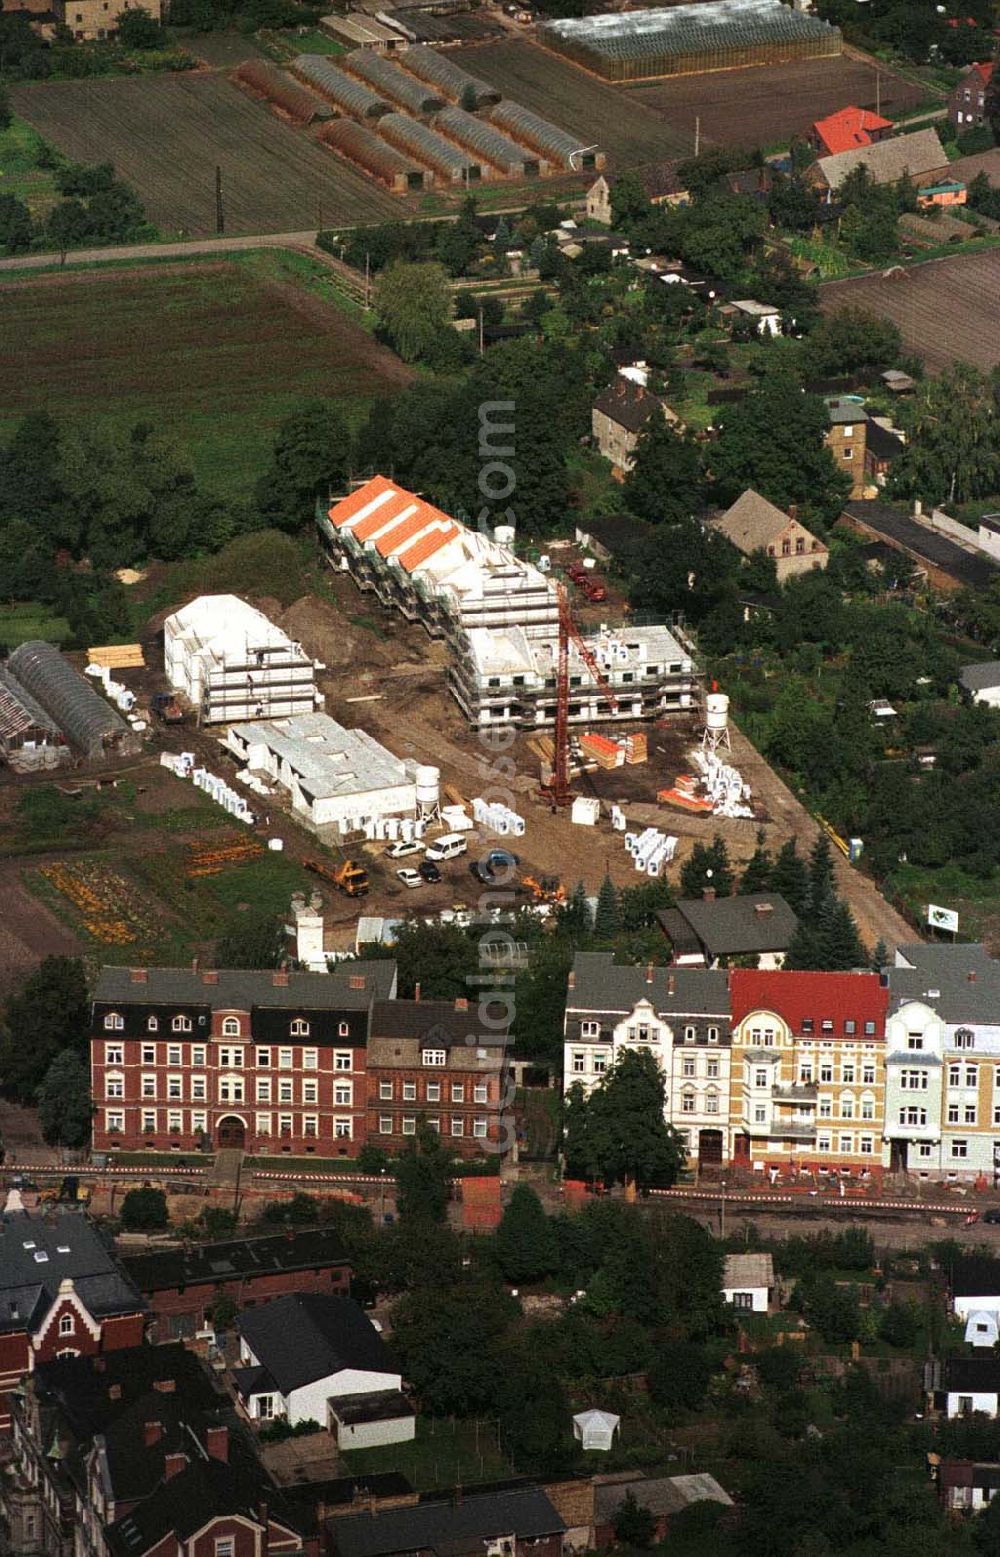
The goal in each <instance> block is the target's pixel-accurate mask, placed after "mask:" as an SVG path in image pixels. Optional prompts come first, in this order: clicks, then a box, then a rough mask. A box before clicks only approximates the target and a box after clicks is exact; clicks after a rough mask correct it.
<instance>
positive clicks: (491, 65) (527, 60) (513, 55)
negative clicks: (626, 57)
mask: <svg viewBox="0 0 1000 1557" xmlns="http://www.w3.org/2000/svg"><path fill="white" fill-rule="evenodd" d="M449 58H450V59H454V61H455V63H456V64H458V65H461V67H462V69H463V70H468V71H469V72H470V73H471V74H472V75H474V76H481V77H482V78H483V80H484V81H489V82H491V83H492V85H493V86H496V87H499V89H500V91H501V92H502V93H503V95H504V97H510V98H513V100H514V101H515V102H516V103H521V104H523V106H524V107H525V108H530V109H532V110H533V112H534V113H536V114H541V116H542V117H543V118H544V119H550V120H551V121H552V123H553V124H558V125H560V126H561V127H562V128H563V129H564V130H569V131H570V133H571V134H572V135H578V136H579V137H580V145H581V147H584V146H593V145H597V146H600V147H601V149H602V150H603V151H605V152H606V153H607V155H608V166H609V167H610V168H628V167H637V166H640V165H641V164H643V163H646V162H662V161H664V160H665V159H667V158H670V157H683V156H686V155H688V153H689V150H690V147H689V142H688V137H687V136H686V135H684V134H683V133H680V132H678V131H677V130H676V129H675V128H674V127H673V126H672V125H670V124H669V123H668V122H667V121H666V120H665V119H664V118H663V117H662V115H660V114H658V113H656V112H655V111H654V110H653V109H651V108H647V107H646V105H645V104H644V103H642V102H639V101H633V94H631V93H630V94H629V96H628V98H627V99H625V98H624V97H623V94H622V92H621V91H620V89H619V88H618V87H615V86H612V85H611V84H610V83H609V82H607V81H599V80H598V78H597V77H596V76H592V75H590V74H589V72H588V71H585V70H580V69H578V68H577V66H576V65H573V64H571V63H570V62H569V60H564V59H560V58H559V57H558V55H555V54H550V53H549V52H548V50H546V49H542V48H540V47H539V46H538V45H537V44H534V43H531V42H530V41H529V40H528V39H527V38H513V39H511V40H510V41H509V42H504V43H486V44H483V45H482V46H481V47H475V48H468V49H461V50H459V51H456V52H453V53H451V52H450V53H449ZM543 187H544V186H543Z"/></svg>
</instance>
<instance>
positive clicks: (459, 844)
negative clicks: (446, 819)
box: [424, 833, 469, 860]
mask: <svg viewBox="0 0 1000 1557" xmlns="http://www.w3.org/2000/svg"><path fill="white" fill-rule="evenodd" d="M468 847H469V844H468V840H467V839H466V838H463V837H462V834H461V833H445V835H444V837H443V838H439V839H438V840H437V842H436V843H429V844H428V845H427V848H426V850H425V851H424V857H425V858H426V859H428V860H453V859H454V858H455V857H456V855H459V854H464V853H465V852H466V850H467V849H468Z"/></svg>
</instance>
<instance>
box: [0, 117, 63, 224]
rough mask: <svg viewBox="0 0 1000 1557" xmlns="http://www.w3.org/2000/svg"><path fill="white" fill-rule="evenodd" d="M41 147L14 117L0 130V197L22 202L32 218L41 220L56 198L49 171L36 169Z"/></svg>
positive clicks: (36, 137) (28, 127) (27, 127)
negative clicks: (7, 196) (5, 196)
mask: <svg viewBox="0 0 1000 1557" xmlns="http://www.w3.org/2000/svg"><path fill="white" fill-rule="evenodd" d="M42 145H43V142H42V137H41V136H40V135H39V134H38V131H37V130H33V129H32V128H31V125H30V124H26V123H25V121H24V120H23V119H18V118H16V117H15V118H14V119H12V121H11V123H10V126H9V128H8V129H6V130H0V195H14V196H15V197H16V198H17V199H18V200H23V201H24V203H25V205H26V206H27V207H28V209H29V211H30V212H31V214H32V216H45V215H46V214H47V213H48V211H49V210H50V209H51V207H52V206H53V205H55V203H56V200H57V199H58V198H59V197H58V194H57V192H56V185H55V179H54V178H53V177H52V173H51V170H50V169H48V168H40V167H39V166H38V153H39V151H40V150H41V147H42Z"/></svg>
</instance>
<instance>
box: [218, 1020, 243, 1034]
mask: <svg viewBox="0 0 1000 1557" xmlns="http://www.w3.org/2000/svg"><path fill="white" fill-rule="evenodd" d="M222 1036H223V1038H238V1037H239V1036H240V1021H239V1017H236V1016H224V1017H223V1018H222Z"/></svg>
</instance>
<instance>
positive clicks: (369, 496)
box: [329, 476, 409, 530]
mask: <svg viewBox="0 0 1000 1557" xmlns="http://www.w3.org/2000/svg"><path fill="white" fill-rule="evenodd" d="M395 491H397V488H396V487H394V486H393V484H392V482H391V481H387V480H386V478H385V476H373V477H372V479H371V481H366V482H365V484H364V486H361V487H358V489H357V491H356V492H352V493H351V494H350V496H349V497H345V498H341V500H340V502H339V503H334V505H333V507H332V508H331V509H330V510H329V518H330V522H331V524H334V525H336V527H337V529H338V530H339V529H341V528H342V527H343V526H344V525H345V524H347V522H348V520H349V519H353V518H354V516H355V514H359V513H360V512H361V510H362V509H363V508H367V506H368V504H369V503H370V502H372V500H373V499H374V498H376V497H381V496H382V494H383V493H386V492H395ZM405 495H407V496H408V495H409V494H405ZM381 511H382V512H383V513H386V514H388V513H391V511H392V509H391V506H383V507H382V508H381Z"/></svg>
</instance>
